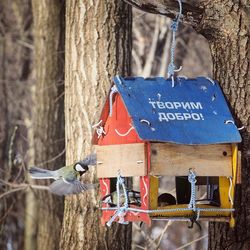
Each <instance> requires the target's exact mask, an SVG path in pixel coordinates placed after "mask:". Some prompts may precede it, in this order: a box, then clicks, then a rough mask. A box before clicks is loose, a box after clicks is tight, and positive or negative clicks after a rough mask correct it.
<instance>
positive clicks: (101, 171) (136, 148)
mask: <svg viewBox="0 0 250 250" xmlns="http://www.w3.org/2000/svg"><path fill="white" fill-rule="evenodd" d="M96 154H97V177H98V178H110V177H117V172H118V170H120V173H121V175H122V176H144V175H146V171H147V170H146V166H147V162H146V159H147V158H146V157H145V145H144V143H134V144H121V145H108V146H96Z"/></svg>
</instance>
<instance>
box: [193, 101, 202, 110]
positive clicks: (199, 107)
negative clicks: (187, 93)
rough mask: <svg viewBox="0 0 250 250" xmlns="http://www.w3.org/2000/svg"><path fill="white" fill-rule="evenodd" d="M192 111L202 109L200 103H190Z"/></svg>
mask: <svg viewBox="0 0 250 250" xmlns="http://www.w3.org/2000/svg"><path fill="white" fill-rule="evenodd" d="M190 105H191V107H192V109H202V105H201V103H200V102H190Z"/></svg>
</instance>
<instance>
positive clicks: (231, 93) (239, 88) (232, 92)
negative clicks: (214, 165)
mask: <svg viewBox="0 0 250 250" xmlns="http://www.w3.org/2000/svg"><path fill="white" fill-rule="evenodd" d="M234 2H235V1H227V3H226V4H225V3H224V2H223V1H220V3H218V4H217V5H216V6H214V7H213V12H214V15H215V13H220V17H219V18H218V19H217V20H216V24H214V25H213V27H216V28H217V27H220V28H219V29H218V30H217V32H216V33H215V36H212V37H213V39H209V40H210V45H211V52H212V58H213V61H214V78H215V79H216V80H218V81H219V83H220V85H221V87H222V89H223V91H224V94H225V95H226V98H227V100H228V101H229V103H230V107H231V110H232V112H233V114H234V118H235V119H236V124H237V126H238V127H242V126H245V129H244V130H243V132H242V139H243V142H242V144H241V146H240V149H241V150H242V172H241V174H242V184H241V185H238V186H237V192H236V200H235V208H236V227H235V228H234V229H231V228H229V226H228V224H222V223H210V226H209V235H210V239H209V249H232V250H234V249H250V200H249V188H250V182H249V180H250V173H249V167H250V143H249V142H250V134H249V133H250V85H249V82H250V30H249V25H250V19H249V14H250V11H249V12H248V13H247V12H246V10H247V8H246V7H247V6H246V5H245V6H244V4H243V3H241V4H240V3H234ZM243 2H244V1H243ZM245 4H246V2H245ZM218 10H219V11H220V12H218ZM248 10H249V6H248ZM212 37H211V38H212Z"/></svg>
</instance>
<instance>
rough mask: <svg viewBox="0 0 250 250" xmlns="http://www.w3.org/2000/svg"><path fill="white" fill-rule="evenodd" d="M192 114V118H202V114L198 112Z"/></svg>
mask: <svg viewBox="0 0 250 250" xmlns="http://www.w3.org/2000/svg"><path fill="white" fill-rule="evenodd" d="M191 116H192V118H193V119H194V120H196V121H198V120H200V119H201V118H200V115H199V114H197V113H193V114H192V115H191Z"/></svg>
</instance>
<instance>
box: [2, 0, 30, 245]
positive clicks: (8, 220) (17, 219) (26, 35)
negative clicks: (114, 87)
mask: <svg viewBox="0 0 250 250" xmlns="http://www.w3.org/2000/svg"><path fill="white" fill-rule="evenodd" d="M31 30H32V13H31V4H30V0H23V1H22V0H13V1H11V2H10V1H8V0H2V1H0V166H1V167H0V181H1V183H0V197H1V198H0V249H23V245H24V237H23V234H24V230H25V229H24V223H23V221H24V215H25V205H24V200H25V193H24V192H20V191H21V190H23V189H21V188H20V187H16V188H12V187H10V186H9V185H8V184H5V183H15V184H17V185H18V184H19V183H22V182H23V181H24V179H25V174H24V173H25V172H26V171H25V166H26V164H27V163H28V162H29V161H30V155H29V154H28V148H29V146H30V142H29V141H28V140H27V137H28V126H30V121H31V107H32V105H31V86H32V68H33V67H32V58H33V57H32V55H33V53H32V51H33V46H32V36H31ZM23 100H25V101H23ZM17 191H19V192H17Z"/></svg>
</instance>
